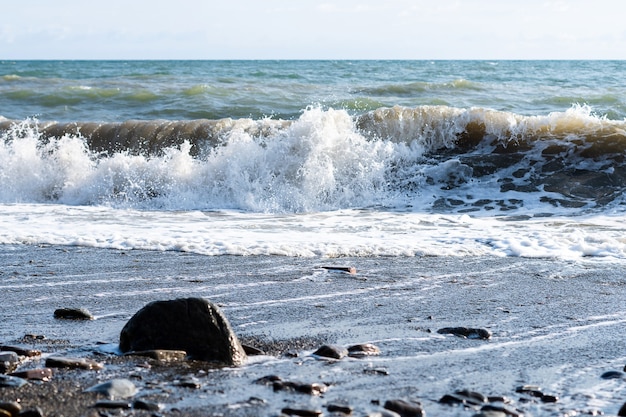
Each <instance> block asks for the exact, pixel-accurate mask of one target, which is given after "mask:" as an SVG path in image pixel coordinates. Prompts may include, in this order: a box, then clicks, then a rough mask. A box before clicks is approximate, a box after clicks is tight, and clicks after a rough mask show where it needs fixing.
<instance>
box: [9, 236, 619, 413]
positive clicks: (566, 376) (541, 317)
mask: <svg viewBox="0 0 626 417" xmlns="http://www.w3.org/2000/svg"><path fill="white" fill-rule="evenodd" d="M0 262H1V263H0V265H1V268H2V269H1V270H0V271H1V272H2V274H1V275H0V276H1V277H2V281H0V283H1V284H0V287H1V288H0V291H2V293H3V294H5V297H4V300H3V305H4V306H3V309H2V310H1V313H0V316H1V317H0V319H1V321H0V322H1V323H3V324H2V325H0V344H3V345H14V344H16V343H18V344H20V341H21V340H22V341H23V339H22V338H23V336H24V335H26V334H33V335H42V336H45V338H44V339H41V340H40V341H37V342H33V343H32V346H39V347H40V348H41V350H42V352H43V355H42V356H41V357H40V358H39V359H37V358H35V359H31V360H25V361H24V362H22V364H21V366H20V368H19V370H24V369H32V368H35V367H39V366H40V365H41V363H42V361H43V360H45V357H47V356H49V355H51V354H55V355H62V356H79V357H88V358H93V359H95V360H97V361H100V362H102V363H104V365H105V368H104V369H103V370H101V371H82V370H58V371H55V372H54V375H53V378H52V379H51V381H49V382H41V383H38V382H31V383H29V384H28V385H27V386H25V387H22V388H0V398H1V400H2V401H16V400H17V399H18V398H19V399H20V400H21V403H22V404H23V405H24V406H27V407H34V406H39V407H41V409H42V410H43V411H44V415H46V416H51V415H61V414H62V415H64V416H65V417H71V416H84V415H90V414H88V413H95V412H97V410H98V409H97V408H93V404H94V403H95V402H96V401H98V395H96V394H93V393H83V392H82V391H83V390H84V389H85V388H88V387H89V386H91V385H93V384H94V383H95V382H98V381H100V382H101V381H104V380H107V379H110V378H114V377H120V376H124V377H129V376H130V377H131V379H132V380H133V382H134V383H135V385H137V387H138V393H137V394H136V395H135V396H134V397H133V399H145V400H150V401H154V402H157V403H160V404H162V405H163V408H162V409H161V410H160V411H158V413H159V415H163V416H169V415H171V416H175V415H191V416H193V415H207V413H208V414H210V413H211V412H213V413H219V414H221V415H225V416H247V415H256V416H259V415H263V416H265V415H266V416H277V415H280V413H281V410H282V409H284V408H290V407H291V408H294V407H296V408H297V407H300V408H304V409H309V410H310V411H311V410H318V411H322V412H323V413H324V415H341V414H337V412H330V411H329V410H328V406H329V405H330V404H347V405H349V406H350V407H352V409H353V412H352V415H375V413H380V412H383V411H384V405H385V403H386V401H388V400H393V399H403V400H418V401H420V402H421V403H422V406H423V408H424V410H425V411H426V415H451V416H472V415H474V414H476V413H477V412H478V409H477V408H476V407H468V408H464V407H462V406H458V405H456V406H451V405H448V404H443V403H441V402H440V399H441V398H442V397H444V396H445V395H450V394H454V393H455V392H456V391H459V390H463V389H466V390H471V391H475V392H480V393H482V394H484V395H486V396H506V397H508V398H510V399H511V400H512V403H509V404H503V407H507V408H508V409H511V410H513V409H515V410H518V411H519V412H521V413H523V414H530V415H546V414H552V415H563V414H564V413H571V412H576V413H578V414H585V413H597V412H600V411H601V412H603V413H604V414H605V415H615V414H617V412H618V410H619V409H620V407H621V406H622V404H623V402H624V398H626V384H624V381H625V380H626V377H622V378H621V379H603V378H602V377H601V376H602V375H603V374H604V373H605V372H609V371H615V372H622V373H624V372H623V368H624V366H625V365H626V353H625V352H624V350H623V342H622V338H623V334H624V333H625V330H626V308H625V307H624V306H623V305H622V304H623V300H624V299H626V285H624V279H623V278H622V276H621V273H620V268H615V267H614V265H612V264H610V263H603V262H572V261H559V260H546V259H523V258H495V257H465V258H460V257H459V258H453V257H422V258H419V257H416V258H338V259H322V258H307V259H304V258H286V257H234V256H220V257H207V256H201V255H194V254H189V253H182V252H147V251H119V250H104V249H92V248H81V247H39V246H4V247H0ZM322 266H337V267H347V266H353V267H355V268H356V274H354V275H352V274H346V273H341V272H334V271H329V270H327V269H323V268H321V267H322ZM187 296H200V297H203V298H206V299H209V300H210V301H212V302H215V303H217V304H218V305H219V306H220V308H221V309H222V310H223V312H224V314H225V315H226V317H227V318H228V320H229V321H230V323H231V325H232V326H233V329H234V331H235V333H236V334H237V335H238V336H239V338H240V339H241V340H242V341H243V342H248V343H249V344H253V345H254V344H256V345H257V346H256V347H259V348H260V349H262V350H264V351H265V353H266V354H265V355H262V356H254V357H251V358H250V361H249V363H247V364H246V365H244V366H242V367H238V368H223V369H216V368H213V367H211V366H207V364H206V363H197V362H193V363H192V362H180V363H175V364H169V365H167V364H162V363H154V362H151V361H150V360H147V359H145V358H137V357H130V358H129V357H122V356H118V355H117V354H116V352H115V349H116V344H117V343H118V342H119V331H120V330H121V328H122V327H123V325H124V323H125V322H126V321H127V320H128V318H130V316H131V315H132V314H134V312H136V311H137V310H138V309H140V308H141V307H143V306H144V305H145V304H147V303H148V302H150V301H154V300H162V299H174V298H181V297H187ZM63 307H77V308H78V307H80V308H86V309H88V310H89V311H90V312H92V313H93V314H94V316H95V320H91V321H86V322H75V321H66V320H58V319H55V318H54V317H53V311H54V310H55V309H56V308H63ZM455 326H465V327H471V328H479V329H487V330H489V331H490V332H491V334H492V336H491V338H489V339H487V340H480V339H471V338H462V337H457V336H453V335H449V334H441V333H439V332H438V331H439V330H441V329H443V328H448V327H455ZM358 343H372V344H374V345H376V346H377V347H379V348H380V350H381V354H380V355H379V356H372V357H366V358H360V359H356V358H343V359H341V360H334V361H333V360H324V359H320V358H318V357H315V356H313V355H311V354H312V352H313V351H314V350H315V349H316V348H317V347H319V346H320V345H322V344H336V345H340V346H344V347H346V346H349V345H352V344H358ZM21 344H22V345H23V343H21ZM146 363H147V365H146ZM133 375H135V376H134V377H133ZM268 375H278V376H280V377H281V378H282V379H284V380H289V381H299V382H303V383H309V384H312V383H320V384H324V385H326V386H327V390H326V392H324V393H323V394H322V395H319V396H318V395H307V394H301V393H297V392H296V393H294V392H288V391H274V390H273V389H272V388H271V386H269V387H268V386H266V385H263V384H259V383H256V382H255V381H258V380H259V379H261V378H263V377H265V376H268ZM624 375H626V373H624ZM185 378H193V380H195V381H197V382H198V384H199V385H198V387H197V388H190V387H187V386H181V385H177V383H176V381H179V382H180V380H182V379H185ZM523 385H533V386H534V385H536V386H540V387H541V389H542V392H543V393H544V394H546V395H552V396H554V397H555V398H556V399H557V401H556V402H543V401H541V400H540V399H538V398H535V397H533V396H532V395H529V394H528V393H518V392H516V389H517V388H518V387H520V386H523ZM42 396H44V397H45V398H48V399H49V400H48V401H45V400H42V398H44V397H42ZM55 401H57V402H55ZM56 407H61V409H55V408H56ZM122 413H131V414H130V415H138V416H139V415H151V414H149V412H148V411H145V412H144V411H141V410H136V409H132V410H131V411H128V412H127V411H123V412H122ZM144 413H145V414H144ZM333 413H335V414H333ZM94 415H96V414H94ZM124 415H127V414H124Z"/></svg>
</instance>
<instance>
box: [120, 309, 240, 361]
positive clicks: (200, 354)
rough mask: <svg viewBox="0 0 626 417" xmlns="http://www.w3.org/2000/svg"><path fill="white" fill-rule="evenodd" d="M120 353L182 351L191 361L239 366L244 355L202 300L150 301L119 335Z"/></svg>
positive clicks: (217, 313)
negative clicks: (157, 350) (158, 350)
mask: <svg viewBox="0 0 626 417" xmlns="http://www.w3.org/2000/svg"><path fill="white" fill-rule="evenodd" d="M119 347H120V350H121V351H122V352H123V353H127V352H131V351H145V350H153V349H166V350H184V351H186V352H187V354H188V355H189V357H190V358H192V359H197V360H203V361H211V362H218V363H220V364H225V365H229V366H238V365H242V364H243V363H244V362H245V361H246V359H247V355H246V353H245V352H244V350H243V347H242V346H241V343H240V342H239V339H238V338H237V336H236V335H235V333H234V332H233V330H232V328H231V326H230V323H229V322H228V320H227V319H226V317H225V316H224V314H223V313H222V312H221V310H220V309H219V308H218V307H217V305H215V304H213V303H211V302H209V301H207V300H205V299H203V298H179V299H175V300H166V301H153V302H151V303H149V304H147V305H146V306H145V307H143V308H142V309H141V310H139V311H138V312H137V313H135V315H134V316H133V317H131V318H130V320H129V321H128V322H127V323H126V325H125V326H124V328H123V329H122V331H121V333H120V344H119Z"/></svg>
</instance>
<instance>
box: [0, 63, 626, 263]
mask: <svg viewBox="0 0 626 417" xmlns="http://www.w3.org/2000/svg"><path fill="white" fill-rule="evenodd" d="M625 75H626V65H625V63H624V62H622V61H16V62H11V61H3V62H0V115H1V116H2V119H0V135H1V140H0V179H1V181H0V203H2V205H3V206H2V209H3V211H4V218H5V219H7V220H6V222H7V228H6V231H5V232H3V234H2V235H0V242H4V243H15V242H27V243H60V244H79V245H88V246H102V247H131V248H135V247H137V248H144V249H158V250H185V251H194V252H198V253H205V254H281V255H294V256H344V255H350V256H370V255H391V256H396V255H400V256H405V255H408V256H415V255H422V254H429V255H450V254H457V255H458V254H467V255H472V254H480V255H484V254H497V255H505V256H511V255H512V256H544V257H589V256H592V257H608V258H611V259H615V258H616V259H622V258H626V257H625V256H624V254H625V253H626V252H625V248H626V246H625V245H626V243H625V242H623V239H622V237H621V236H622V235H623V228H622V224H623V220H624V219H623V216H624V208H625V207H626V205H625V204H624V184H625V180H626V161H625V158H624V152H625V150H626V148H625V144H626V122H625V117H626V86H624V84H623V82H622V80H623V79H624V78H625V77H624V76H625ZM20 218H25V219H29V221H31V222H33V224H32V225H30V226H28V224H29V223H28V222H26V223H25V222H19V221H17V219H20ZM111 218H116V219H118V222H119V225H117V224H116V225H115V226H116V227H114V228H112V226H111V224H109V223H107V222H108V220H107V219H111ZM139 220H141V221H143V222H145V225H144V226H138V227H139V230H136V231H133V230H132V229H133V227H135V226H136V225H138V224H139V223H138V222H139ZM65 221H67V222H68V226H66V227H59V224H63V222H65ZM72 224H74V225H76V224H78V225H80V227H78V228H75V227H70V226H69V225H72ZM156 224H158V225H159V227H163V228H164V229H163V230H160V231H157V230H154V228H155V226H154V225H156ZM198 225H201V228H200V229H199V228H198ZM105 226H106V227H108V229H106V227H105ZM117 227H119V229H117ZM100 228H103V229H102V230H100ZM204 228H207V229H204ZM105 229H106V230H105ZM146 229H148V230H150V231H153V230H154V233H155V234H158V235H159V236H148V235H146V233H145V230H146ZM209 235H210V237H209Z"/></svg>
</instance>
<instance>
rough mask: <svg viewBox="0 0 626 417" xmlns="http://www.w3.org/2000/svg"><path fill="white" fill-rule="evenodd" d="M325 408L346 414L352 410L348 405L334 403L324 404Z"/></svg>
mask: <svg viewBox="0 0 626 417" xmlns="http://www.w3.org/2000/svg"><path fill="white" fill-rule="evenodd" d="M326 409H327V410H328V412H330V413H343V414H346V415H349V414H352V411H353V408H352V407H350V406H349V405H344V404H335V403H331V404H328V405H327V406H326Z"/></svg>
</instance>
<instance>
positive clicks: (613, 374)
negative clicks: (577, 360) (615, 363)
mask: <svg viewBox="0 0 626 417" xmlns="http://www.w3.org/2000/svg"><path fill="white" fill-rule="evenodd" d="M600 378H602V379H622V378H624V372H621V371H607V372H605V373H603V374H602V375H600Z"/></svg>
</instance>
